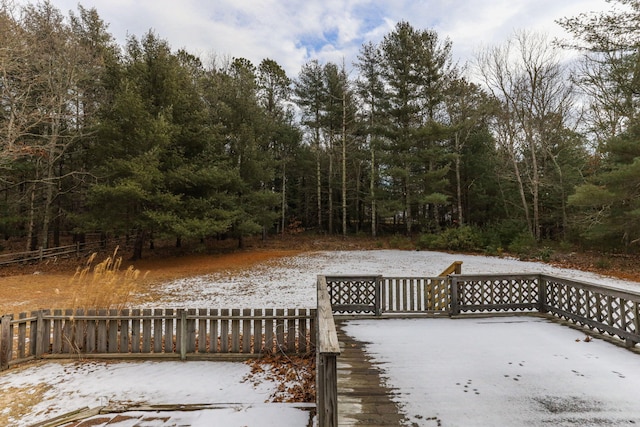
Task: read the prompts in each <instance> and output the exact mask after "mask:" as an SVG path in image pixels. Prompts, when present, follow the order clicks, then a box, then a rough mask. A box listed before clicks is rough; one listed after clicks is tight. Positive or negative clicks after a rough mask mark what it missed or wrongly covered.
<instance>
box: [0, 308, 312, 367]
mask: <svg viewBox="0 0 640 427" xmlns="http://www.w3.org/2000/svg"><path fill="white" fill-rule="evenodd" d="M315 322H316V310H315V309H275V310H274V309H265V310H262V309H244V310H239V309H232V310H228V309H221V310H217V309H199V310H196V309H177V310H174V309H155V310H151V309H144V310H140V309H131V310H130V309H122V310H86V311H85V310H82V309H76V310H64V311H63V310H54V311H53V312H51V311H50V310H39V311H35V312H31V313H30V314H29V315H27V313H20V314H19V315H18V317H17V318H14V316H11V315H6V316H2V317H1V318H0V370H3V369H7V368H8V367H9V366H11V365H15V364H18V363H21V362H25V361H29V360H32V359H38V358H43V357H45V358H69V357H74V356H81V357H82V358H92V357H96V358H105V357H107V358H174V359H175V358H179V359H182V360H185V359H197V360H201V359H208V358H236V357H239V358H247V357H258V356H260V355H264V354H275V353H286V354H306V353H308V352H310V351H312V350H313V348H314V347H315V341H316V339H315Z"/></svg>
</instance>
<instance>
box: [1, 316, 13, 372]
mask: <svg viewBox="0 0 640 427" xmlns="http://www.w3.org/2000/svg"><path fill="white" fill-rule="evenodd" d="M11 318H12V316H11V315H7V314H5V315H4V316H2V317H0V371H4V370H5V369H9V360H11V338H12V337H11Z"/></svg>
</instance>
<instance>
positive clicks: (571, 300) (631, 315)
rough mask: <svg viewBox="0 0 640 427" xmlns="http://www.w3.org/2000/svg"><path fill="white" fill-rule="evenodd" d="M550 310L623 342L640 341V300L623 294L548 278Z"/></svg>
mask: <svg viewBox="0 0 640 427" xmlns="http://www.w3.org/2000/svg"><path fill="white" fill-rule="evenodd" d="M545 281H546V290H547V291H546V293H547V298H546V303H545V305H546V310H547V311H549V312H550V313H553V314H555V315H556V316H558V317H560V318H563V319H567V320H571V321H573V322H575V323H577V324H579V325H583V326H587V327H589V328H591V329H594V330H596V331H598V332H600V333H606V334H609V335H612V336H615V337H618V338H621V339H623V340H628V341H629V342H630V343H631V342H637V341H638V339H639V338H640V319H639V318H638V306H639V304H640V296H639V295H636V294H631V293H627V292H625V291H622V290H617V289H612V288H606V287H602V286H595V285H590V284H586V283H581V282H573V281H570V280H567V279H559V278H553V277H546V276H545Z"/></svg>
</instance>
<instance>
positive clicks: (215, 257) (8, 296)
mask: <svg viewBox="0 0 640 427" xmlns="http://www.w3.org/2000/svg"><path fill="white" fill-rule="evenodd" d="M388 248H389V244H388V242H385V241H380V240H375V241H374V240H371V239H367V238H349V239H347V240H344V239H342V238H339V237H337V238H327V237H316V236H313V237H309V236H307V237H305V238H300V237H296V238H293V237H291V238H276V239H271V240H270V241H267V242H262V241H260V240H255V241H250V242H248V244H247V247H246V248H245V249H243V250H238V249H236V248H234V247H233V246H227V247H224V245H222V246H221V247H220V248H218V249H217V250H214V251H211V250H209V251H207V253H203V254H197V253H195V254H194V253H191V254H188V253H186V254H181V255H178V256H176V255H175V250H173V249H171V248H164V249H159V250H155V251H147V252H146V253H145V254H144V256H145V257H144V259H142V260H138V261H136V262H131V261H126V260H123V262H122V266H121V269H120V270H126V269H127V268H128V267H132V268H133V269H135V270H138V271H139V272H140V276H139V277H138V278H137V279H135V280H131V281H130V283H134V285H135V291H136V293H142V294H149V295H153V288H154V286H155V285H157V284H159V283H162V282H165V281H169V280H172V279H177V278H183V277H190V276H197V275H203V274H208V273H215V272H219V271H225V272H233V271H234V270H237V271H240V270H245V269H250V268H252V266H254V265H257V264H260V263H263V262H265V261H268V260H273V259H277V258H282V257H288V256H294V255H297V254H300V253H303V252H310V251H319V250H363V249H388ZM406 249H408V248H406ZM109 255H110V252H104V253H99V254H97V256H96V261H95V262H96V263H97V262H100V261H101V260H103V259H105V258H106V257H107V256H109ZM118 255H119V254H118ZM122 255H123V258H125V259H126V257H127V254H126V252H125V253H123V254H122ZM86 263H87V259H77V258H73V259H65V260H58V261H56V262H52V261H50V262H41V263H35V264H23V265H14V266H10V267H0V315H1V314H17V313H21V312H29V311H33V310H38V309H41V308H49V309H54V308H63V309H64V308H73V307H78V306H79V305H78V300H79V299H82V298H83V297H86V296H87V295H86V294H87V293H88V289H90V288H88V287H87V282H88V280H89V279H87V278H86V277H85V278H84V280H78V278H77V276H76V278H75V279H74V275H75V274H76V271H78V270H79V269H82V268H84V267H85V266H86ZM552 263H553V264H556V265H558V266H562V267H567V268H575V269H579V270H586V271H593V272H598V273H601V274H608V275H611V276H614V277H619V278H624V279H629V280H636V281H640V264H639V263H638V262H637V257H630V256H625V257H621V256H618V257H606V258H603V256H602V255H599V254H575V253H572V254H561V255H556V256H554V259H553V260H552ZM94 267H95V266H94V265H92V268H94ZM90 274H91V273H90ZM90 274H89V276H90ZM113 283H115V281H114V280H102V281H100V283H99V285H98V286H99V287H100V290H101V291H103V292H107V293H111V294H112V295H111V297H113V296H114V295H116V294H117V293H118V292H116V286H120V287H122V285H114V284H113ZM93 289H95V288H93ZM90 292H93V291H90ZM123 298H126V297H123ZM113 302H114V301H113V300H110V303H113ZM116 303H118V302H117V301H116ZM111 305H113V304H111Z"/></svg>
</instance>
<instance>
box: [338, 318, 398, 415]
mask: <svg viewBox="0 0 640 427" xmlns="http://www.w3.org/2000/svg"><path fill="white" fill-rule="evenodd" d="M336 329H337V332H338V339H339V341H340V350H341V354H340V356H338V362H337V365H338V426H387V427H389V426H400V425H403V424H402V420H403V419H404V416H403V415H402V414H400V412H399V410H398V407H397V405H396V404H395V403H394V402H393V401H392V400H391V396H392V395H393V393H394V390H391V389H389V388H387V387H385V386H384V385H383V384H382V380H381V378H380V370H379V369H378V367H376V364H375V363H374V362H372V361H371V359H370V358H369V357H368V356H367V354H365V352H364V349H363V347H364V344H363V343H362V342H360V341H357V340H355V339H353V338H352V337H350V336H348V335H346V334H345V333H344V331H343V329H342V324H341V322H340V321H337V322H336Z"/></svg>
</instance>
